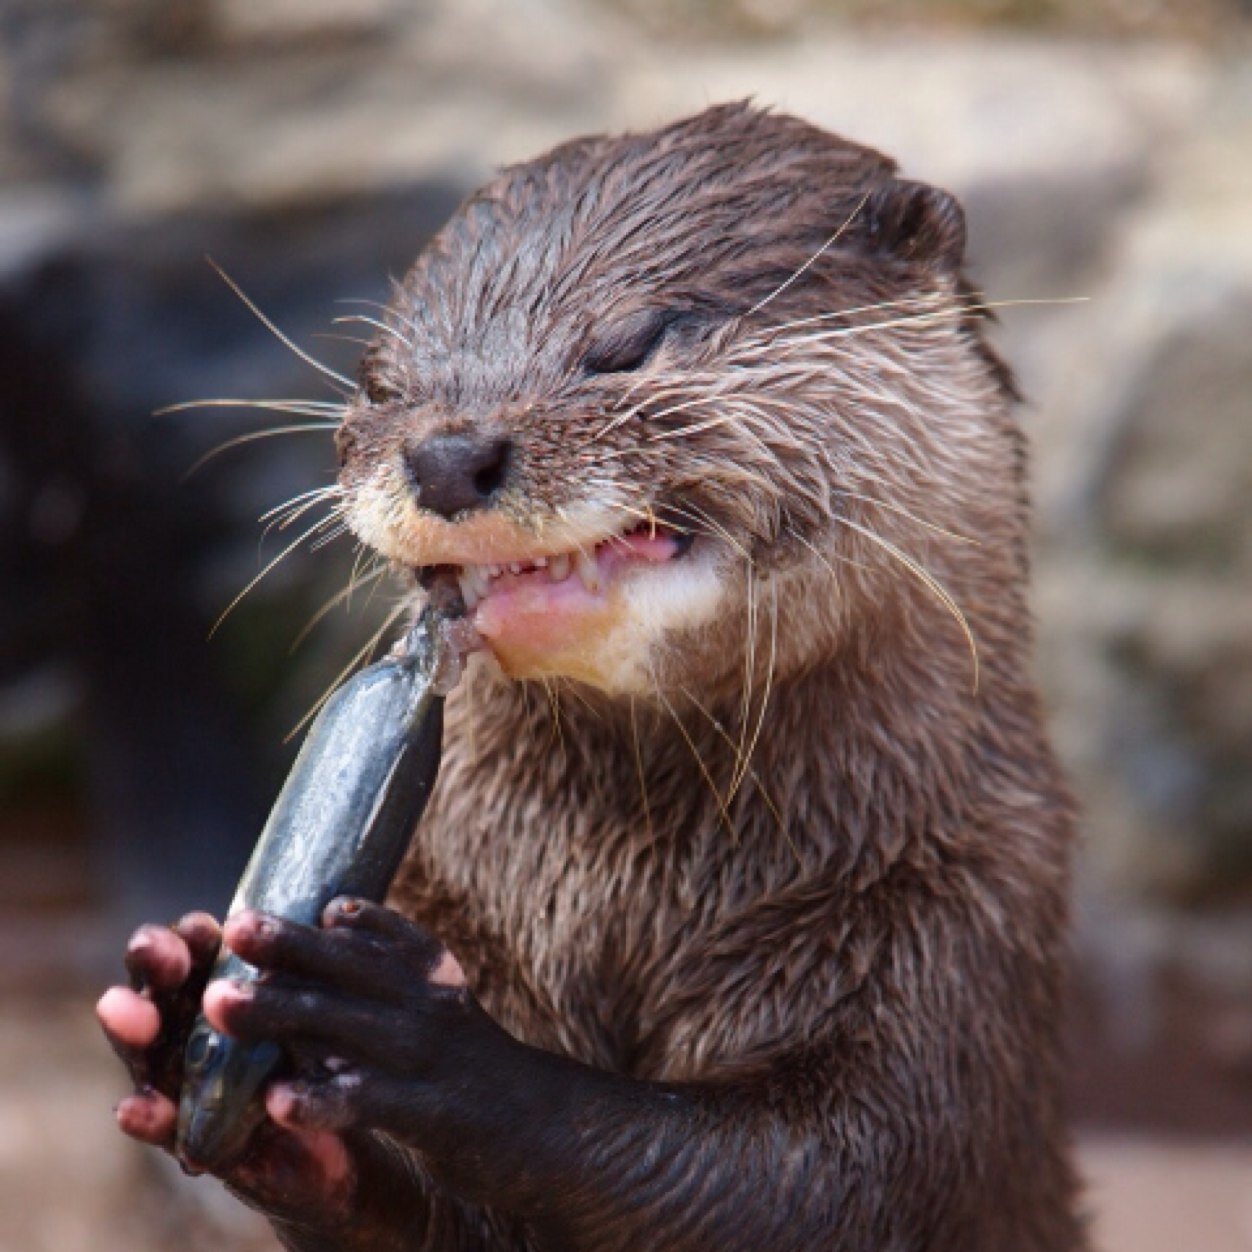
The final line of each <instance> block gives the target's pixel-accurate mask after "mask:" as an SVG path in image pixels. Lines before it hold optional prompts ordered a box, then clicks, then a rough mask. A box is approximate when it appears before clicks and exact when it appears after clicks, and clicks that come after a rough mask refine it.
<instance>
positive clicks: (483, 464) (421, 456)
mask: <svg viewBox="0 0 1252 1252" xmlns="http://www.w3.org/2000/svg"><path fill="white" fill-rule="evenodd" d="M512 452H513V444H512V441H511V440H510V439H508V438H507V437H506V436H503V435H490V434H482V433H459V434H452V435H432V436H431V437H430V438H429V439H427V440H425V442H423V443H419V444H416V445H414V446H412V447H409V448H406V449H405V452H404V464H405V469H406V470H407V472H408V475H409V482H410V483H411V484H412V485H413V489H414V492H415V493H416V495H417V502H418V504H420V505H421V506H422V508H424V509H429V510H430V511H431V512H432V513H438V514H439V515H440V517H446V518H452V517H454V516H455V515H456V514H457V513H466V512H469V511H470V510H471V509H481V508H483V507H484V506H485V505H487V504H488V503H490V501H491V498H492V496H494V495H495V494H496V492H497V491H499V490H500V488H501V487H503V486H504V479H505V475H506V474H507V473H508V468H509V458H510V457H511V455H512Z"/></svg>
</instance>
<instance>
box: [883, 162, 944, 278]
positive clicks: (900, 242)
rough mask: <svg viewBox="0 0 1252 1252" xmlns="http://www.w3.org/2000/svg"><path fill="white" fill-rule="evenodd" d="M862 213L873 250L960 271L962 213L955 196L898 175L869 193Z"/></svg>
mask: <svg viewBox="0 0 1252 1252" xmlns="http://www.w3.org/2000/svg"><path fill="white" fill-rule="evenodd" d="M862 213H863V214H864V221H865V224H866V228H867V230H868V234H869V240H870V245H871V247H872V248H873V249H874V250H875V251H877V252H883V253H886V254H888V255H890V256H893V257H897V258H899V259H900V260H903V261H909V262H913V263H914V264H920V265H927V266H932V267H934V268H936V269H941V270H949V271H955V270H959V269H960V267H961V262H962V260H963V259H964V257H965V212H964V210H963V209H962V208H961V206H960V205H959V204H958V203H957V200H956V197H955V196H951V195H949V194H948V193H947V192H946V191H940V190H939V188H938V187H930V186H927V185H926V184H925V183H914V182H908V181H907V180H905V179H899V178H896V179H892V181H891V182H889V183H887V184H885V185H884V186H882V187H879V188H877V189H876V190H874V191H872V192H871V193H870V195H869V199H868V200H867V201H866V203H865V208H864V209H862Z"/></svg>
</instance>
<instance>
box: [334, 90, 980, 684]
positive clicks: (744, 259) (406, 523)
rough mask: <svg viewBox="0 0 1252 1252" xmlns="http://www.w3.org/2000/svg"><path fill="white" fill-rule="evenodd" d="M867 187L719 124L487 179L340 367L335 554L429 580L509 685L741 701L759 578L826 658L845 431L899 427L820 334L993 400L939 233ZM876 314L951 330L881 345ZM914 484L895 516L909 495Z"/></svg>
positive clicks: (771, 140)
mask: <svg viewBox="0 0 1252 1252" xmlns="http://www.w3.org/2000/svg"><path fill="white" fill-rule="evenodd" d="M892 171H893V166H892V164H891V162H889V161H888V160H887V159H886V158H884V157H882V156H880V155H878V154H877V153H874V152H871V151H869V150H867V149H865V148H860V147H856V146H855V145H852V144H849V143H847V142H845V141H843V140H840V139H838V138H836V137H834V136H831V135H828V134H825V133H824V132H821V131H818V130H815V129H813V128H812V127H809V126H807V125H805V124H804V123H801V122H798V121H796V120H794V119H790V118H785V117H774V116H771V115H768V114H764V113H759V112H755V111H753V110H751V109H749V108H747V107H745V106H738V105H736V106H726V107H722V108H716V109H712V110H709V111H708V112H706V113H704V114H701V115H699V116H698V117H696V118H693V119H690V120H688V121H686V122H682V123H679V124H677V125H675V126H672V127H670V128H668V129H665V130H662V131H658V132H655V133H653V134H650V135H641V136H625V137H622V138H617V139H606V138H593V139H587V140H580V141H576V142H574V143H571V144H567V145H565V146H563V147H561V148H558V149H556V150H555V151H553V152H552V153H550V154H548V155H547V156H546V157H543V158H540V159H539V160H537V161H534V162H531V163H529V164H526V165H522V166H518V167H515V168H513V169H510V170H506V171H505V172H504V173H503V174H502V175H501V176H500V178H499V179H497V180H496V181H495V182H494V183H492V184H490V185H489V186H488V187H486V188H485V189H484V190H483V191H481V192H479V193H478V194H477V195H476V196H474V197H473V198H472V199H471V200H470V201H469V202H468V203H467V204H466V205H465V206H463V208H462V209H461V210H460V211H459V212H458V214H457V215H456V216H455V217H454V218H453V220H452V221H451V222H450V223H449V224H448V225H447V226H446V227H445V228H444V230H443V231H442V232H441V233H440V234H439V235H438V236H437V237H436V238H435V239H434V240H433V241H432V243H431V244H430V245H429V247H428V248H427V249H426V250H425V252H424V253H423V254H422V255H421V257H419V259H418V261H417V263H416V265H415V266H414V268H413V269H412V271H411V272H410V273H409V274H408V275H407V276H406V277H405V279H404V281H403V283H401V284H398V285H397V287H396V290H395V293H394V297H393V300H392V302H391V304H390V306H389V309H388V311H387V313H386V315H385V317H384V325H383V327H382V329H381V330H380V332H379V334H378V336H377V337H376V339H375V341H374V342H373V344H372V345H371V347H370V349H369V350H368V352H367V354H366V356H365V359H364V361H363V363H362V368H361V386H360V390H359V393H358V394H357V395H356V396H355V397H354V399H353V401H352V402H351V404H350V406H349V409H348V412H347V414H346V417H345V419H344V422H343V425H342V427H341V429H340V431H339V434H338V438H337V443H338V448H339V452H340V460H341V465H342V471H341V484H342V486H343V489H344V493H345V504H346V517H347V520H348V522H349V525H350V526H351V528H352V530H353V531H354V532H355V533H356V535H357V536H358V537H359V538H360V539H361V540H363V541H364V542H365V543H366V544H368V545H369V546H371V547H373V548H374V549H376V550H377V551H378V552H380V553H382V554H383V555H385V556H387V557H389V558H390V559H392V560H393V561H395V562H397V563H399V564H401V565H403V566H407V567H430V566H444V567H447V566H451V567H454V568H455V570H456V574H457V577H458V579H459V581H460V584H461V587H462V590H463V593H464V596H465V599H466V602H467V605H468V606H469V607H470V609H471V610H472V612H473V614H474V621H475V624H476V626H477V628H478V631H479V633H480V635H481V636H482V637H483V638H484V639H485V640H486V642H487V645H488V647H489V648H490V650H491V652H492V653H493V654H494V655H495V657H496V659H497V660H498V661H499V663H500V665H501V667H502V668H503V669H504V671H505V672H506V673H508V674H509V675H511V676H514V677H519V678H532V677H544V676H566V677H571V678H575V679H579V680H582V681H585V682H587V683H590V684H592V685H594V686H596V687H599V688H601V689H603V690H605V691H608V692H610V693H615V694H620V693H641V694H648V693H651V692H652V691H653V690H654V689H655V688H656V687H658V686H663V685H664V684H666V683H669V682H674V681H679V680H681V677H682V675H683V674H684V673H685V672H688V671H689V669H690V667H691V665H693V664H696V663H698V664H699V667H700V672H701V674H702V676H703V677H705V678H706V679H715V678H716V674H714V673H712V672H711V669H712V670H716V669H718V668H719V667H721V668H724V670H725V672H726V673H727V674H731V673H738V674H742V656H743V651H744V647H745V639H746V638H747V637H748V636H750V635H752V633H753V631H754V630H756V629H757V627H756V624H755V623H756V617H755V610H754V608H753V606H754V605H755V604H756V603H757V599H758V598H757V597H756V594H755V589H756V588H757V587H758V586H759V584H760V582H761V580H773V582H774V584H775V585H776V586H777V585H781V584H784V583H785V584H787V586H788V587H789V592H788V594H794V595H801V596H805V597H807V598H808V600H809V601H810V602H811V603H810V604H809V605H808V607H809V608H811V609H812V610H813V611H815V612H816V614H817V616H818V618H819V619H821V620H823V621H824V622H825V623H826V624H825V626H823V628H822V630H824V631H825V632H826V633H827V634H829V633H830V632H832V631H837V630H838V628H839V627H838V620H837V619H839V617H840V615H841V614H844V613H845V612H846V601H847V596H846V594H844V592H843V590H842V589H841V587H840V586H839V585H838V581H839V580H838V579H837V578H836V577H835V572H834V571H835V565H836V562H837V561H842V560H844V559H845V558H846V559H847V560H848V561H849V563H850V564H851V565H855V564H856V561H855V559H854V557H851V556H849V555H848V553H845V552H842V551H835V550H833V549H832V547H831V544H832V538H831V531H832V525H831V519H832V517H836V516H839V515H841V514H842V515H844V516H845V517H846V518H848V519H849V520H850V519H851V513H850V512H849V510H850V509H851V510H852V511H855V509H857V508H859V507H860V506H859V505H855V503H854V501H855V500H856V499H857V498H860V497H866V496H867V495H869V494H870V491H869V488H867V487H866V486H865V485H866V483H871V482H873V481H874V480H875V479H876V478H878V477H879V475H880V471H881V469H882V466H881V464H879V463H878V462H880V461H881V458H880V457H879V456H878V455H877V454H876V453H875V452H874V450H873V445H874V443H875V439H874V437H872V432H869V431H868V430H867V426H868V425H872V423H873V422H879V423H882V422H888V423H891V422H898V423H902V424H904V425H905V426H913V425H917V419H916V408H917V398H916V396H915V395H914V394H912V392H911V390H910V389H911V387H912V384H911V382H910V381H909V370H908V368H904V369H899V368H895V369H893V370H892V371H891V372H890V373H889V374H888V373H884V372H883V371H882V370H881V368H877V367H875V368H868V369H867V368H866V367H865V361H867V360H873V359H874V357H873V354H872V353H869V354H867V353H866V352H865V350H864V346H863V345H864V340H863V339H862V340H861V341H860V342H857V341H856V340H855V339H848V340H847V343H848V344H854V343H855V344H856V346H855V348H848V347H845V346H844V340H842V339H841V337H840V336H841V334H844V335H847V334H849V333H850V332H851V330H853V329H856V328H857V326H858V324H859V325H861V326H864V327H867V329H866V334H869V335H875V334H876V335H878V337H879V338H880V339H881V338H882V336H883V335H884V334H892V341H891V342H892V344H893V345H894V346H893V347H892V352H894V354H895V358H896V360H897V364H898V363H899V359H900V358H901V357H902V356H903V357H904V358H906V359H905V362H904V363H905V365H906V366H907V365H908V361H907V357H908V354H909V353H910V352H913V353H916V354H921V355H920V356H919V360H920V361H921V362H922V363H923V364H925V365H928V366H936V365H940V364H941V363H942V359H943V358H944V357H945V354H946V357H950V358H952V359H954V360H958V359H959V360H960V361H961V362H963V365H962V369H963V371H964V374H965V375H968V377H969V379H970V380H971V385H972V386H981V387H982V388H983V390H984V391H986V390H987V389H988V388H993V387H994V380H992V381H989V379H990V378H991V372H992V371H991V370H990V369H989V368H988V367H987V364H986V360H985V359H982V360H981V362H980V361H979V358H978V352H977V351H976V345H973V346H972V344H971V339H972V338H973V337H971V336H970V335H968V334H965V333H963V331H964V330H965V329H967V328H966V327H965V326H964V322H965V319H960V318H958V319H954V318H953V316H952V312H951V310H952V308H953V307H954V306H953V300H954V298H955V297H957V296H958V295H959V290H958V278H959V274H958V270H959V260H960V251H961V246H962V236H961V228H960V216H959V210H957V209H956V208H955V206H954V205H953V203H952V202H951V201H950V200H949V199H948V198H947V197H944V196H942V194H941V193H936V192H932V191H931V189H929V188H919V187H917V186H916V185H914V184H905V183H900V182H897V181H896V180H894V179H893V177H892ZM901 301H903V302H904V303H901V304H897V302H901ZM887 305H890V306H891V307H892V308H893V309H894V308H896V307H899V308H902V309H903V308H907V309H908V310H909V311H910V313H911V314H912V313H917V312H919V311H921V312H923V313H925V312H929V313H931V314H934V313H936V312H937V311H939V310H940V309H941V308H946V309H947V310H948V315H947V319H946V322H943V321H941V320H937V319H936V320H935V324H934V327H931V326H928V325H927V324H926V323H924V322H918V323H917V324H916V325H915V326H907V325H906V326H905V327H904V328H903V331H902V332H899V333H893V332H892V331H891V330H890V329H889V328H888V329H885V328H884V327H885V325H886V323H887V322H888V321H891V320H893V319H892V318H890V317H885V316H884V314H883V312H882V309H883V308H884V306H887ZM958 307H959V306H958ZM935 327H937V330H936V329H935ZM910 335H911V336H912V339H910ZM914 341H916V342H914ZM901 345H903V346H901ZM927 353H929V358H927V357H926V354H927ZM858 359H859V360H861V364H860V365H858V364H857V362H858ZM947 385H948V386H949V387H950V386H951V375H950V374H949V378H948V383H947ZM870 406H872V409H873V413H872V418H870V419H867V415H866V410H867V408H869V407H870ZM867 434H869V435H870V436H871V437H869V438H867ZM908 437H909V438H912V437H913V436H912V435H909V436H908ZM928 437H929V436H928V435H927V436H923V435H918V438H919V439H921V440H922V442H925V438H928ZM917 461H918V464H917V466H916V467H915V468H913V469H910V470H909V471H908V472H906V473H903V474H901V473H900V472H899V470H898V469H897V471H896V477H897V478H900V479H902V481H901V482H899V483H896V484H894V485H893V488H892V492H893V499H894V501H895V504H896V505H897V506H898V507H901V508H907V507H908V506H907V502H906V500H905V499H903V498H899V497H907V496H908V495H909V493H910V490H911V489H915V490H916V491H924V490H925V487H926V482H925V479H926V471H925V466H924V461H925V458H924V457H919V458H917ZM910 475H911V476H912V478H915V479H916V481H915V482H911V481H907V480H909V479H910ZM862 488H863V490H862ZM844 529H845V530H846V535H845V536H844V540H841V541H839V542H843V541H845V540H846V539H847V537H848V536H852V537H855V535H856V530H855V529H853V528H847V527H845V528H844ZM852 546H853V547H855V543H853V545H852ZM815 596H816V601H815V602H814V597H815ZM776 602H777V592H775V603H776ZM745 606H746V609H747V611H746V612H745ZM810 633H813V632H810ZM821 633H822V631H817V632H816V634H818V635H820V634H821ZM805 660H806V658H805V657H803V656H797V657H795V658H794V661H795V663H804V661H805Z"/></svg>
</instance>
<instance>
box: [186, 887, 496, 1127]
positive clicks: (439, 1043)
mask: <svg viewBox="0 0 1252 1252" xmlns="http://www.w3.org/2000/svg"><path fill="white" fill-rule="evenodd" d="M224 938H225V942H226V943H227V944H228V945H229V946H230V947H231V948H232V949H233V950H234V951H235V952H236V953H237V954H238V955H239V956H241V957H242V958H243V959H244V960H246V961H248V962H249V963H250V964H253V965H255V966H256V967H257V968H258V969H260V970H261V971H262V976H261V978H260V979H259V980H258V981H257V982H255V983H252V984H250V985H247V986H240V985H238V984H235V983H232V982H218V983H214V984H211V985H210V987H209V988H208V990H207V992H206V993H205V997H204V1005H205V1013H206V1015H207V1016H208V1017H209V1020H210V1021H212V1022H213V1024H214V1025H215V1026H217V1027H218V1028H219V1029H221V1030H224V1031H226V1032H227V1033H229V1034H232V1035H236V1036H238V1037H239V1038H243V1039H273V1040H276V1041H278V1042H279V1043H280V1044H282V1045H283V1046H284V1047H285V1048H286V1049H287V1051H288V1053H289V1055H291V1056H292V1057H293V1058H294V1059H295V1061H296V1077H295V1078H294V1079H293V1080H292V1081H289V1082H280V1083H276V1084H274V1086H272V1087H271V1088H270V1091H269V1093H268V1095H267V1099H266V1103H267V1108H268V1109H269V1112H270V1115H271V1116H272V1117H273V1118H274V1119H275V1120H276V1121H278V1122H280V1123H283V1124H286V1125H290V1126H303V1127H314V1126H316V1127H320V1128H333V1129H346V1128H349V1127H360V1128H368V1129H381V1130H387V1131H390V1132H391V1133H392V1134H394V1135H396V1136H397V1137H399V1138H402V1139H404V1140H405V1141H407V1142H412V1143H414V1144H416V1145H419V1146H426V1145H425V1143H424V1140H425V1139H426V1138H427V1135H428V1133H437V1127H436V1126H434V1125H433V1124H429V1123H430V1121H431V1119H432V1118H434V1117H435V1115H436V1114H437V1113H438V1112H439V1111H440V1110H441V1109H442V1108H443V1107H444V1105H445V1097H446V1092H447V1089H448V1088H449V1087H450V1086H458V1087H461V1088H462V1089H464V1085H465V1084H464V1082H463V1079H464V1077H465V1075H466V1074H467V1072H468V1071H469V1070H471V1069H472V1068H473V1067H474V1065H475V1064H476V1061H483V1060H485V1059H486V1055H487V1053H489V1052H490V1051H492V1048H493V1045H497V1046H498V1045H499V1044H500V1043H501V1042H502V1041H505V1040H507V1039H508V1037H507V1036H506V1035H505V1034H504V1032H503V1031H501V1030H500V1029H499V1027H497V1026H495V1024H494V1023H493V1022H491V1021H490V1019H489V1018H487V1017H486V1015H485V1014H484V1013H483V1012H482V1010H481V1009H480V1008H479V1007H478V1005H477V1004H476V1003H475V1002H474V1000H473V998H472V997H471V996H470V994H469V991H468V989H467V987H466V983H465V976H464V973H463V972H462V970H461V967H460V965H459V964H458V963H457V961H456V959H455V957H453V956H452V954H451V953H450V952H449V951H448V950H447V949H446V948H445V947H444V946H443V945H442V944H441V943H440V942H439V941H438V940H436V939H435V938H433V937H432V936H431V935H429V934H428V933H427V932H426V931H424V930H422V929H421V928H420V927H419V926H416V925H415V924H414V923H412V922H410V921H408V920H407V919H405V918H404V917H402V916H401V915H400V914H398V913H395V912H393V911H391V910H390V909H386V908H382V907H380V906H378V905H375V904H370V903H367V902H364V901H360V900H356V899H351V898H346V899H339V900H336V901H334V902H332V903H331V904H330V905H328V906H327V908H326V910H325V912H324V914H323V917H322V927H321V929H314V928H312V927H307V926H301V925H298V924H297V923H294V922H288V921H284V920H281V919H279V918H276V917H271V916H268V915H264V914H260V913H255V912H246V913H241V914H239V915H238V916H237V917H235V918H232V919H231V920H230V921H229V922H228V923H227V925H226V930H225V936H224ZM510 1042H511V1041H510ZM466 1094H467V1095H468V1092H467V1093H466Z"/></svg>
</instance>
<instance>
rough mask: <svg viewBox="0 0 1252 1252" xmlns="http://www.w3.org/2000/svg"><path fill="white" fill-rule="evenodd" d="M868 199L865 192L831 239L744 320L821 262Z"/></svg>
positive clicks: (755, 305)
mask: <svg viewBox="0 0 1252 1252" xmlns="http://www.w3.org/2000/svg"><path fill="white" fill-rule="evenodd" d="M869 197H870V193H869V192H868V191H867V192H866V193H865V194H864V195H863V196H862V197H861V199H860V202H859V203H858V204H857V206H856V208H854V209H853V210H852V212H851V213H849V214H848V216H847V217H846V218H845V219H844V221H843V223H842V224H841V225H840V227H839V229H838V230H837V231H835V233H834V234H833V235H831V237H830V238H829V239H827V240H826V242H825V243H824V244H822V246H821V247H820V248H818V250H817V251H816V252H815V253H813V255H812V256H811V257H809V259H808V260H807V261H805V263H804V264H803V265H802V266H800V268H799V269H798V270H796V272H795V273H794V274H792V275H791V277H790V278H788V279H787V281H786V282H785V283H782V284H781V285H780V286H778V287H776V288H774V290H773V291H771V292H770V293H769V295H767V296H766V297H765V299H764V300H758V301H757V303H756V304H754V305H753V306H752V307H751V308H750V309H749V310H748V311H747V312H746V313H745V314H744V315H743V316H744V317H745V318H748V317H751V316H752V315H753V314H754V313H759V312H760V311H761V310H762V309H763V308H764V307H765V306H766V305H767V304H769V303H770V302H771V301H773V300H776V299H777V298H778V297H779V296H781V295H782V293H783V292H784V291H786V290H787V288H788V287H790V286H791V285H792V283H794V282H796V281H797V280H798V279H799V278H800V277H801V276H802V275H803V274H805V273H806V272H807V271H808V270H809V269H810V268H811V267H812V266H814V265H816V264H817V262H818V261H819V260H821V258H822V257H823V256H824V255H825V253H826V252H827V251H828V250H829V249H830V248H832V247H834V245H835V244H836V243H838V242H839V240H840V239H841V238H842V237H843V234H844V232H845V231H846V230H847V229H848V227H849V226H851V225H852V223H853V222H854V221H855V220H856V216H857V214H858V213H860V211H861V210H862V209H863V208H864V207H865V204H866V202H867V201H868V200H869Z"/></svg>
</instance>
